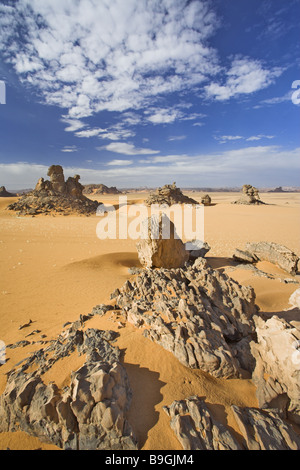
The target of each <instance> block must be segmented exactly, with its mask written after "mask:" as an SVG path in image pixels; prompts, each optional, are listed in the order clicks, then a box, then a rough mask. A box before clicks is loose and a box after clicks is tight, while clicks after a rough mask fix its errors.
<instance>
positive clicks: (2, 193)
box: [0, 186, 17, 197]
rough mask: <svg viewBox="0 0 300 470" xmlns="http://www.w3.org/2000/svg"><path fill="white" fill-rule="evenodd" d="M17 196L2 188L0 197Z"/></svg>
mask: <svg viewBox="0 0 300 470" xmlns="http://www.w3.org/2000/svg"><path fill="white" fill-rule="evenodd" d="M16 196H17V195H16V194H14V193H9V192H8V191H6V189H5V186H1V187H0V197H16Z"/></svg>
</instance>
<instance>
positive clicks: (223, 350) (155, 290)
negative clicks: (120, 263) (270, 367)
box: [112, 258, 257, 378]
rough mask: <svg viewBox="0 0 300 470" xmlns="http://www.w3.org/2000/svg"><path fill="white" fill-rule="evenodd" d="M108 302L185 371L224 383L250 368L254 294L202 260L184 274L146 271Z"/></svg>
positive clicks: (178, 271)
mask: <svg viewBox="0 0 300 470" xmlns="http://www.w3.org/2000/svg"><path fill="white" fill-rule="evenodd" d="M112 298H115V299H116V303H117V305H118V306H119V307H120V308H121V309H123V312H124V314H125V315H126V316H127V320H128V321H129V322H130V323H132V324H133V325H135V326H136V327H138V328H143V329H144V333H143V334H144V336H145V337H147V338H149V339H151V340H152V341H154V342H156V343H158V344H159V345H161V346H162V347H164V348H165V349H166V350H167V351H170V352H172V353H173V354H174V356H175V357H176V358H177V359H178V360H179V361H180V362H181V363H182V364H183V365H185V366H187V367H190V368H194V369H196V368H198V369H201V370H203V371H205V372H208V373H210V374H211V375H213V376H215V377H223V378H231V377H239V376H241V374H242V369H247V370H250V371H251V370H252V369H253V367H254V364H253V362H252V356H251V353H250V348H249V342H250V341H251V339H252V337H253V334H254V332H255V328H254V323H253V320H252V317H253V315H254V314H255V313H257V307H256V305H255V295H254V291H253V289H251V288H250V287H244V286H240V285H239V284H238V283H237V282H235V281H234V280H232V279H230V278H229V277H228V276H226V275H224V274H221V273H220V272H218V271H215V270H213V269H212V268H210V267H209V266H208V264H207V262H206V261H205V260H204V259H202V258H199V259H197V260H196V262H195V263H194V264H193V265H192V266H189V267H185V268H184V269H180V268H179V269H169V270H168V269H157V270H145V271H144V272H142V273H141V274H140V275H138V276H137V277H136V278H135V280H134V281H132V282H130V281H127V282H126V283H125V285H124V286H123V288H121V289H118V290H117V291H115V293H113V294H112Z"/></svg>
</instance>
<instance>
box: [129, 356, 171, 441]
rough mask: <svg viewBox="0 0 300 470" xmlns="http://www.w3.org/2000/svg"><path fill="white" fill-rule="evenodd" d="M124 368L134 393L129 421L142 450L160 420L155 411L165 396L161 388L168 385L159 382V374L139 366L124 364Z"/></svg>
mask: <svg viewBox="0 0 300 470" xmlns="http://www.w3.org/2000/svg"><path fill="white" fill-rule="evenodd" d="M123 366H124V367H125V369H126V372H127V374H128V377H129V382H130V386H131V389H132V392H133V397H132V403H131V406H130V410H129V415H128V420H129V422H130V423H131V425H132V427H133V429H134V432H135V435H136V437H137V439H138V447H139V449H141V448H142V447H143V445H144V444H145V442H146V441H147V438H148V432H149V431H150V429H152V428H153V427H154V426H155V424H156V423H157V422H158V420H159V412H158V411H156V410H155V407H156V405H158V404H159V403H160V402H161V401H162V399H163V396H162V394H161V392H160V390H161V388H162V387H164V386H165V385H166V383H165V382H162V381H161V380H159V373H157V372H153V371H151V370H150V369H147V368H145V367H140V365H139V364H129V363H126V362H124V363H123Z"/></svg>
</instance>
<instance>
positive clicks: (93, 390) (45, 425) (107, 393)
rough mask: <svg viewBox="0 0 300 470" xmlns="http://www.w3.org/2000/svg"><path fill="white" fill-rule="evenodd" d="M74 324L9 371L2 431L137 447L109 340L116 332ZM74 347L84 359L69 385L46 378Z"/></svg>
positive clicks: (72, 444) (126, 391)
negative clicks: (48, 372)
mask: <svg viewBox="0 0 300 470" xmlns="http://www.w3.org/2000/svg"><path fill="white" fill-rule="evenodd" d="M99 310H100V312H101V313H100V314H102V313H103V312H105V309H100V306H99ZM95 313H98V312H95ZM77 326H78V325H76V324H73V325H72V326H71V327H70V328H69V329H68V330H66V331H64V332H63V333H62V334H61V335H60V336H59V337H58V338H57V340H55V341H54V342H52V344H50V345H49V346H47V347H45V348H44V349H40V350H38V351H36V352H35V353H34V354H32V355H31V356H30V357H29V358H27V360H25V361H22V365H20V364H19V365H18V368H16V369H13V370H12V371H11V372H10V373H9V376H8V380H7V385H6V388H5V391H4V393H3V394H2V396H1V397H0V431H1V432H9V431H10V432H13V431H18V430H22V431H25V432H27V433H28V434H31V435H33V436H36V437H38V438H39V439H40V440H42V441H45V442H48V443H52V444H55V445H56V446H58V447H61V448H63V449H74V450H76V449H80V450H88V449H93V450H97V449H116V450H117V449H120V450H129V449H130V450H133V449H136V448H137V441H136V438H135V436H134V433H133V431H132V429H131V426H130V424H129V422H128V420H127V418H126V413H127V411H128V408H129V406H130V402H131V396H132V393H131V390H130V385H129V380H128V376H127V373H126V370H125V369H124V367H123V366H122V365H121V363H120V351H119V350H118V349H117V348H115V347H114V346H112V345H111V341H113V340H114V339H115V337H116V335H117V334H116V333H115V332H113V331H101V330H95V329H87V330H86V331H83V330H82V329H77ZM75 349H77V350H78V352H79V353H80V354H82V355H83V354H85V355H86V360H85V363H84V365H83V366H82V367H80V368H79V369H78V370H77V371H75V372H73V373H72V374H71V379H70V385H69V386H67V387H65V388H64V389H63V390H59V389H58V387H57V385H56V384H55V383H53V382H51V383H49V384H45V383H44V382H43V374H44V373H45V372H46V371H47V370H49V369H51V367H52V366H53V364H55V362H57V361H58V360H60V359H61V358H63V357H65V356H68V355H69V354H71V353H72V352H74V351H75ZM32 370H33V372H32Z"/></svg>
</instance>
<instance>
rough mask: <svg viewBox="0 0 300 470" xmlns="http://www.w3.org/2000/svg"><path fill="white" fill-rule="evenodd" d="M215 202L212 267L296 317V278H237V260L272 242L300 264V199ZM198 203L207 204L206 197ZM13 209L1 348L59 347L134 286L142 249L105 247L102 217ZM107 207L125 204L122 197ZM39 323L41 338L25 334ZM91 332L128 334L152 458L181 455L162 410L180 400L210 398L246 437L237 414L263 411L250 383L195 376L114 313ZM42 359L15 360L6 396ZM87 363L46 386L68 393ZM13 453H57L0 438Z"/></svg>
mask: <svg viewBox="0 0 300 470" xmlns="http://www.w3.org/2000/svg"><path fill="white" fill-rule="evenodd" d="M185 193H186V194H188V192H185ZM210 195H211V197H212V202H213V205H212V206H210V207H206V208H205V240H206V241H207V242H208V243H209V245H210V246H211V248H212V249H211V251H210V252H209V253H208V255H207V259H208V262H209V263H210V264H211V266H212V267H214V268H216V269H222V270H225V272H226V273H227V274H228V275H229V276H232V277H233V278H234V279H236V280H238V281H239V282H240V283H241V284H244V285H251V286H253V288H254V289H255V293H256V297H257V304H258V306H259V307H260V308H261V310H262V311H267V312H279V311H282V310H284V309H286V308H288V307H289V302H288V301H289V297H290V295H291V294H292V293H293V292H294V291H295V290H296V289H297V288H298V287H299V283H298V284H295V283H289V284H286V283H284V282H282V281H283V279H286V278H290V277H291V276H290V275H288V274H287V273H284V272H283V271H281V270H280V269H279V268H276V267H274V266H273V265H271V264H269V263H260V265H259V266H258V267H259V268H260V269H261V270H263V271H265V272H269V273H272V274H274V275H275V277H276V279H271V280H270V279H266V278H262V277H258V276H256V275H254V274H253V273H251V272H250V271H247V270H245V269H237V270H231V268H232V265H233V262H232V258H231V257H232V253H233V251H234V249H235V248H243V247H244V245H245V243H246V242H247V241H263V240H265V241H273V242H277V243H281V244H284V245H286V246H287V247H289V248H291V249H292V250H294V251H295V252H296V253H297V254H298V255H300V245H299V235H300V217H299V215H300V194H296V193H287V194H276V193H274V194H270V193H269V194H261V199H262V200H263V201H265V202H267V203H268V205H264V206H255V207H250V206H240V205H232V204H231V202H232V201H234V200H236V199H237V197H238V194H237V193H211V194H210ZM190 196H191V197H193V198H194V199H198V198H199V197H200V196H201V195H200V194H198V193H190ZM146 197H147V194H146V193H140V194H138V193H133V194H128V195H127V198H128V201H129V202H130V203H134V202H142V201H143V200H144V199H145V198H146ZM13 200H15V199H7V198H2V199H0V272H1V274H0V325H1V326H0V340H2V341H4V343H5V344H7V345H8V344H11V343H15V342H17V341H20V340H23V339H25V336H26V335H27V334H28V333H30V332H31V331H32V330H40V333H37V334H35V335H34V336H31V337H30V338H33V339H34V340H38V339H40V338H41V335H46V337H47V338H46V339H52V338H54V337H56V336H57V335H58V334H59V333H60V332H61V330H62V326H63V324H64V323H65V322H67V321H75V320H77V319H78V318H79V315H80V314H87V313H89V312H91V310H92V308H93V307H94V306H95V305H97V304H100V303H110V298H109V297H110V293H111V292H113V291H114V290H115V289H116V288H117V287H120V286H122V285H123V283H124V282H125V280H126V279H129V278H130V277H131V276H130V274H129V273H128V268H129V267H132V266H139V261H138V257H137V253H136V249H135V241H134V240H129V239H128V240H99V239H98V238H97V236H96V227H97V224H98V222H99V218H98V217H96V216H92V217H79V216H78V217H76V216H68V217H63V216H58V217H53V216H37V217H17V215H16V213H14V212H10V211H7V210H5V208H6V207H7V205H8V204H9V203H10V202H11V201H13ZM99 200H101V201H103V202H104V203H106V204H108V203H114V204H118V196H103V197H101V198H99ZM296 281H298V282H299V281H300V276H296ZM29 319H31V320H32V322H33V323H32V329H30V328H29V329H24V330H19V329H18V328H19V326H20V325H21V324H23V323H26V322H28V321H29ZM88 327H96V328H101V329H106V328H107V329H112V330H116V331H118V332H119V333H120V336H119V338H118V340H117V343H116V344H117V345H118V346H119V347H120V349H122V350H123V351H124V365H125V367H126V370H127V372H128V375H129V378H130V383H131V387H132V389H133V401H132V406H131V409H130V412H129V421H130V422H131V424H132V425H133V428H134V430H135V432H136V434H137V436H138V439H139V445H140V447H141V448H142V449H152V450H154V449H156V450H162V449H166V450H171V449H181V447H180V444H179V442H178V441H177V439H176V438H175V436H174V434H173V432H172V431H171V429H170V427H169V419H168V417H167V415H166V414H165V413H164V411H163V410H162V407H163V406H164V405H170V404H171V403H172V402H173V400H175V399H176V400H178V399H182V398H186V397H188V396H191V395H199V396H201V397H205V399H206V401H207V403H208V405H209V406H210V407H212V409H213V410H214V413H216V414H217V416H218V418H219V419H220V420H221V421H222V422H223V423H227V424H228V425H229V426H230V427H231V429H232V430H233V431H234V432H235V433H236V435H237V437H238V430H237V428H236V424H235V421H234V419H233V417H232V415H231V412H230V405H231V404H237V405H241V406H257V401H256V397H255V387H254V385H253V384H252V382H251V380H250V379H247V378H245V379H238V380H237V379H235V380H220V379H215V378H213V377H210V376H209V375H208V374H205V373H203V372H201V371H199V370H189V369H187V368H185V367H184V366H182V365H181V364H180V363H179V362H178V361H177V360H176V359H175V358H174V357H173V355H172V354H171V353H168V352H167V351H165V350H164V349H163V348H161V347H160V346H158V345H156V344H154V343H152V342H151V341H149V340H147V339H146V338H144V337H143V336H142V334H141V332H140V331H138V330H136V329H135V328H134V327H132V326H130V325H126V327H125V328H122V329H118V323H117V321H116V319H115V318H114V316H113V315H111V314H110V313H109V312H108V313H107V314H106V315H105V316H104V317H101V318H97V317H94V318H93V319H92V320H90V321H89V322H88ZM30 338H29V339H30ZM36 349H37V347H36V345H35V346H33V345H29V346H27V347H26V348H23V349H22V348H17V349H9V350H7V351H6V359H7V361H6V363H5V364H4V365H3V366H2V367H0V394H1V393H2V392H3V390H4V388H5V383H6V375H5V374H6V373H7V372H8V371H9V370H10V369H11V368H12V367H13V365H14V364H16V363H17V362H18V361H19V360H21V359H23V358H24V357H27V355H29V353H30V352H31V351H34V350H36ZM81 361H82V358H78V357H77V355H76V354H75V353H74V354H73V355H72V356H71V357H70V358H68V359H67V362H66V359H64V360H61V361H59V362H58V363H57V364H56V365H55V367H53V369H52V370H51V371H50V372H48V373H47V375H46V376H44V380H45V381H50V380H55V382H56V383H57V385H58V386H59V387H61V386H63V385H65V384H67V383H68V380H69V377H70V372H71V370H76V369H77V368H78V367H79V366H80V365H81ZM6 448H10V449H53V450H54V449H57V448H56V447H55V446H52V445H47V444H44V443H42V442H40V441H39V440H38V439H36V438H32V437H30V436H28V435H26V434H25V433H22V432H18V433H2V434H0V449H6Z"/></svg>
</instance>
